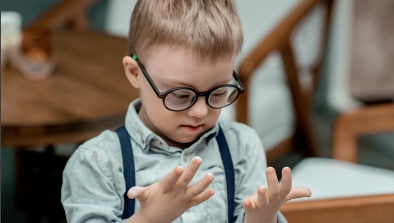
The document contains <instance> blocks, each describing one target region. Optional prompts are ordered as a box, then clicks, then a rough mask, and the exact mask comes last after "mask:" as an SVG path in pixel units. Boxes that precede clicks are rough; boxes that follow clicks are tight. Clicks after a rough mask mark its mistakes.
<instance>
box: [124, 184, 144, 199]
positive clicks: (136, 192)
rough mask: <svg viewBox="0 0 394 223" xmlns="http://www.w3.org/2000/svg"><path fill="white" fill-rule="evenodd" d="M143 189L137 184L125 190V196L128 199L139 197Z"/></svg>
mask: <svg viewBox="0 0 394 223" xmlns="http://www.w3.org/2000/svg"><path fill="white" fill-rule="evenodd" d="M144 190H145V188H144V187H139V186H135V187H132V188H130V189H129V190H128V191H127V197H128V198H130V199H134V198H137V197H140V196H141V195H142V194H143V192H144Z"/></svg>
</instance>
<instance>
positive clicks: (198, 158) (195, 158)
mask: <svg viewBox="0 0 394 223" xmlns="http://www.w3.org/2000/svg"><path fill="white" fill-rule="evenodd" d="M193 159H194V160H196V161H197V160H198V161H200V162H202V159H201V157H199V156H195V157H194V158H193Z"/></svg>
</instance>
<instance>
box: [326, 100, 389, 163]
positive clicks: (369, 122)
mask: <svg viewBox="0 0 394 223" xmlns="http://www.w3.org/2000/svg"><path fill="white" fill-rule="evenodd" d="M389 131H394V103H389V104H381V105H368V106H364V107H361V108H357V109H354V110H352V111H349V112H346V113H344V114H341V115H340V116H339V117H338V119H337V120H336V123H335V126H334V133H333V153H332V155H333V158H334V159H340V160H345V161H349V162H357V159H358V151H357V139H358V138H359V137H360V136H363V135H368V134H376V133H384V132H389Z"/></svg>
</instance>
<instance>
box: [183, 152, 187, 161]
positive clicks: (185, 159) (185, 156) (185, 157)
mask: <svg viewBox="0 0 394 223" xmlns="http://www.w3.org/2000/svg"><path fill="white" fill-rule="evenodd" d="M183 161H184V162H187V155H186V154H185V155H183Z"/></svg>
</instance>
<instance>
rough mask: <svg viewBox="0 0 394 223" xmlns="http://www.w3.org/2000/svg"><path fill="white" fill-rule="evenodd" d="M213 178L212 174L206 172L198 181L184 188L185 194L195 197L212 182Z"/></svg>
mask: <svg viewBox="0 0 394 223" xmlns="http://www.w3.org/2000/svg"><path fill="white" fill-rule="evenodd" d="M213 179H214V176H213V174H212V173H208V174H207V175H205V176H204V178H203V179H201V180H200V181H199V182H198V183H196V184H194V185H193V186H190V187H188V188H187V189H186V196H190V197H195V196H197V195H199V194H201V193H202V192H203V191H204V190H205V189H207V187H208V186H209V185H210V184H211V183H212V181H213Z"/></svg>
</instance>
